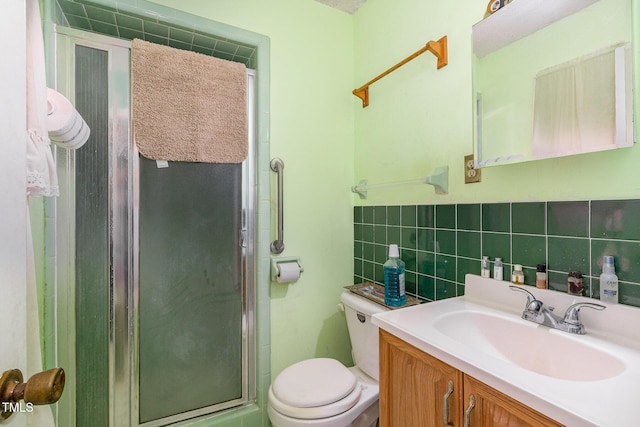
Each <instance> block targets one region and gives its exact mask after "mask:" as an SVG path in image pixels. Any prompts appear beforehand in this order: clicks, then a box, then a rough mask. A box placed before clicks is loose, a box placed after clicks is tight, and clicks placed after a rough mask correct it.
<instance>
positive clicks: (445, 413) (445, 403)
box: [442, 380, 453, 427]
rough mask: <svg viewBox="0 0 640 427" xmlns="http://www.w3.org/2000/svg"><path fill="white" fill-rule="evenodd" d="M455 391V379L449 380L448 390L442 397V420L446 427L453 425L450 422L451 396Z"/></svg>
mask: <svg viewBox="0 0 640 427" xmlns="http://www.w3.org/2000/svg"><path fill="white" fill-rule="evenodd" d="M452 393H453V381H451V380H449V384H448V388H447V392H446V393H445V394H444V396H443V397H442V422H443V423H444V425H445V426H446V427H453V424H451V423H450V422H449V396H451V394H452Z"/></svg>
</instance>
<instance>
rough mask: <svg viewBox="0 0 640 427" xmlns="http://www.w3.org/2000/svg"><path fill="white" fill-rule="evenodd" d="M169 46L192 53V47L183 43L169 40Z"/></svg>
mask: <svg viewBox="0 0 640 427" xmlns="http://www.w3.org/2000/svg"><path fill="white" fill-rule="evenodd" d="M168 44H169V46H171V47H172V48H174V49H181V50H186V51H191V45H190V44H189V43H183V42H181V41H177V40H171V39H169V43H168Z"/></svg>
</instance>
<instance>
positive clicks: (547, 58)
mask: <svg viewBox="0 0 640 427" xmlns="http://www.w3.org/2000/svg"><path fill="white" fill-rule="evenodd" d="M632 32H633V26H632V5H631V0H562V1H555V2H548V1H546V0H515V1H513V2H511V3H509V4H508V5H507V6H505V7H504V8H503V9H501V10H499V11H497V12H496V13H494V14H493V15H490V16H489V17H487V18H486V19H484V20H483V21H480V22H479V23H477V24H476V25H474V27H473V100H474V148H475V150H474V151H475V156H476V162H477V164H478V166H479V167H487V166H494V165H502V164H509V163H516V162H523V161H530V160H537V159H543V158H550V157H559V156H565V155H572V154H580V153H587V152H594V151H601V150H608V149H615V148H622V147H629V146H631V145H633V140H634V139H633V94H632V92H633V91H632V86H633V85H632V72H631V66H632V60H631V48H630V45H631V41H632ZM576 76H577V77H576ZM585 76H586V77H585ZM594 88H596V89H597V90H594ZM594 141H595V142H594Z"/></svg>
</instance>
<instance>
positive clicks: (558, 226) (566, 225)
mask: <svg viewBox="0 0 640 427" xmlns="http://www.w3.org/2000/svg"><path fill="white" fill-rule="evenodd" d="M547 233H548V234H549V235H550V236H573V237H588V236H589V202H549V203H547Z"/></svg>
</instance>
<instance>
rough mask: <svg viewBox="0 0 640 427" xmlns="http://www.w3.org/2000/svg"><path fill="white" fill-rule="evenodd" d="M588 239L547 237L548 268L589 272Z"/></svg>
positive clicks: (585, 273)
mask: <svg viewBox="0 0 640 427" xmlns="http://www.w3.org/2000/svg"><path fill="white" fill-rule="evenodd" d="M589 261H590V260H589V239H572V238H563V237H549V263H548V264H547V269H548V270H555V271H562V272H565V273H568V272H570V271H580V272H581V273H582V274H584V275H587V274H589Z"/></svg>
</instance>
